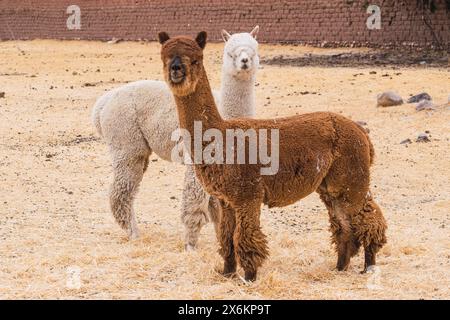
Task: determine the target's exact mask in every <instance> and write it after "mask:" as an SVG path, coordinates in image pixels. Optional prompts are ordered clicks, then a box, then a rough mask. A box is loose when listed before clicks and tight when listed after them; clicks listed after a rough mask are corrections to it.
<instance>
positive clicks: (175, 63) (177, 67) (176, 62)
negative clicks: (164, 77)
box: [170, 57, 183, 72]
mask: <svg viewBox="0 0 450 320" xmlns="http://www.w3.org/2000/svg"><path fill="white" fill-rule="evenodd" d="M182 69H183V64H182V63H181V59H180V58H179V57H175V58H174V59H173V60H172V63H171V64H170V70H172V71H175V72H178V71H181V70H182Z"/></svg>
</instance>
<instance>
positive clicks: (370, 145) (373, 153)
mask: <svg viewBox="0 0 450 320" xmlns="http://www.w3.org/2000/svg"><path fill="white" fill-rule="evenodd" d="M356 126H357V127H358V129H359V130H360V131H361V132H362V133H364V135H365V136H366V139H367V142H368V143H369V153H370V165H372V164H373V162H374V160H375V149H374V147H373V144H372V141H370V137H369V133H368V132H367V130H366V129H364V128H363V127H362V126H360V125H359V124H357V125H356Z"/></svg>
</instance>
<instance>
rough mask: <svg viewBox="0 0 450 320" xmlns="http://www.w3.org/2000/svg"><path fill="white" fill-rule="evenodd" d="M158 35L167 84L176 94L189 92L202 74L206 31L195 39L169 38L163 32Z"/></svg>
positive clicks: (182, 94)
mask: <svg viewBox="0 0 450 320" xmlns="http://www.w3.org/2000/svg"><path fill="white" fill-rule="evenodd" d="M158 37H159V42H160V43H161V44H162V48H161V59H162V61H163V64H164V78H165V80H166V82H167V84H168V85H169V87H170V89H171V90H172V92H173V94H175V95H176V96H186V95H188V94H191V93H192V92H194V91H195V88H196V86H197V83H198V80H199V79H200V77H201V76H202V75H201V72H202V70H203V49H204V48H205V45H206V32H204V31H202V32H200V33H199V34H198V35H197V37H196V38H195V40H194V39H191V38H188V37H174V38H170V37H169V35H168V34H167V33H165V32H161V33H160V34H159V35H158Z"/></svg>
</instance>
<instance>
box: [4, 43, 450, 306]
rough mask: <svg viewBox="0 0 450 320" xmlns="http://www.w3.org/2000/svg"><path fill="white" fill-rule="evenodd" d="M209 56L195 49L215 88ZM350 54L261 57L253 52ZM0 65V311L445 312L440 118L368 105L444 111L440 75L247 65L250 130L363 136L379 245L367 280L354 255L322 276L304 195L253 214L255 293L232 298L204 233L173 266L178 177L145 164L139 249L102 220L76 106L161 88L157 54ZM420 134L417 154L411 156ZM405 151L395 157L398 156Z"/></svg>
mask: <svg viewBox="0 0 450 320" xmlns="http://www.w3.org/2000/svg"><path fill="white" fill-rule="evenodd" d="M222 49H223V45H222V44H209V45H208V46H207V50H206V60H207V61H206V67H207V72H208V74H209V76H210V80H211V82H212V85H213V87H215V88H218V86H219V80H220V66H221V55H222V54H221V52H222ZM365 50H366V49H318V48H310V47H301V46H274V45H262V46H261V51H260V54H261V57H262V58H264V59H270V58H271V57H276V56H279V55H284V56H300V55H303V54H305V53H314V54H320V53H323V54H338V53H341V52H344V53H345V52H349V51H358V52H364V51H365ZM0 58H1V59H0V92H4V97H3V98H1V95H0V121H1V125H0V197H1V198H0V261H1V263H0V298H2V299H11V298H57V299H67V298H84V299H86V298H87V299H95V298H108V299H109V298H113V299H119V298H130V299H168V298H175V299H178V298H186V299H209V298H212V299H224V298H230V299H237V298H242V299H250V298H252V299H260V298H266V299H281V298H285V299H369V298H376V299H390V298H393V299H409V298H412V299H421V298H424V299H449V298H450V271H449V270H450V184H449V181H450V166H449V159H450V140H449V138H450V136H449V133H450V108H449V107H448V106H442V107H438V108H437V109H436V110H435V111H421V112H417V111H415V108H414V105H412V104H404V105H402V106H397V107H391V108H376V107H375V100H376V99H375V97H376V94H378V93H380V92H382V91H385V90H389V89H393V90H396V91H397V92H398V93H399V94H401V95H402V96H403V97H404V98H408V97H409V96H410V95H411V94H416V93H420V92H423V91H426V92H428V93H429V94H430V95H431V96H432V97H433V98H434V102H435V103H436V104H444V103H446V102H447V97H448V95H449V94H450V86H449V84H450V73H449V69H448V68H446V67H445V66H444V67H440V68H429V67H427V66H426V65H417V66H416V67H400V68H392V67H387V66H383V67H380V66H368V67H364V68H363V67H357V68H356V67H346V68H343V67H335V68H330V67H320V66H317V67H308V66H302V67H294V66H289V65H285V66H275V65H262V66H261V70H260V71H259V74H258V77H257V78H258V81H257V83H258V84H257V87H256V91H257V102H258V104H257V112H258V117H265V118H267V117H276V116H284V115H292V114H297V113H306V112H311V111H319V110H321V111H323V110H329V111H333V112H339V113H342V114H343V115H346V116H348V117H350V118H352V119H354V120H361V121H365V122H367V127H368V128H369V129H370V136H371V139H372V141H373V144H374V145H375V149H376V154H377V157H376V163H375V165H374V167H373V174H372V189H373V192H374V195H375V197H376V199H377V201H378V202H379V203H380V205H381V206H382V207H383V209H384V213H385V216H386V218H387V220H388V223H389V230H388V241H389V242H388V244H387V245H386V246H385V247H384V249H383V250H382V251H381V253H380V254H379V257H378V263H379V268H378V269H376V271H375V273H373V274H365V275H361V274H359V271H360V270H361V269H362V264H363V257H362V254H361V253H360V254H359V255H358V256H357V257H355V258H353V260H352V264H351V267H350V268H349V270H348V271H346V272H337V271H335V270H334V265H335V260H336V255H335V253H334V251H333V248H332V247H331V244H330V233H329V231H328V216H327V212H326V210H325V208H324V206H323V205H322V203H321V202H320V200H319V198H318V196H317V195H315V194H313V195H311V196H309V197H307V198H306V199H304V200H302V201H300V202H298V203H297V204H295V205H292V206H289V207H286V208H279V209H270V210H269V209H267V208H264V209H263V213H262V217H261V220H262V226H263V231H264V232H265V233H266V234H267V235H268V238H269V245H270V253H271V255H270V258H269V259H268V260H267V262H266V263H265V264H264V266H263V267H262V268H261V270H260V274H259V279H258V280H257V281H256V282H255V283H253V284H250V285H244V284H243V283H242V282H241V281H240V280H239V279H231V280H230V279H225V278H223V277H221V276H220V275H219V274H218V273H217V272H216V271H215V269H218V268H219V267H220V266H221V258H220V257H219V255H218V254H217V244H216V241H215V236H214V231H213V227H212V226H211V225H209V226H207V227H205V228H204V230H203V232H202V235H201V238H200V242H199V249H198V251H197V252H184V247H183V240H182V231H183V228H182V225H181V222H180V218H179V215H180V199H181V191H182V177H183V173H184V168H183V167H182V166H181V165H177V164H171V163H168V162H164V161H162V160H159V159H157V158H156V157H155V156H152V161H151V162H150V167H149V170H148V171H147V173H146V175H145V177H144V181H143V183H142V187H141V190H140V193H139V195H138V198H137V200H136V209H137V216H138V221H139V227H140V230H141V235H142V236H141V239H139V240H136V241H133V242H128V241H127V240H126V238H125V234H124V233H123V232H122V230H120V229H119V227H118V226H117V225H116V224H115V222H114V220H113V217H112V215H111V214H110V211H109V205H108V189H109V183H110V181H111V178H112V176H111V174H112V170H111V166H110V160H109V155H108V150H107V147H106V145H105V144H104V143H103V142H102V141H101V140H100V139H99V138H98V136H97V135H96V133H95V130H94V128H93V126H92V125H91V122H90V112H91V108H92V106H93V104H94V102H95V99H96V98H97V97H99V96H100V95H101V94H102V93H103V92H104V91H105V90H108V89H111V88H114V87H117V86H119V85H121V84H124V83H126V82H129V81H135V80H138V79H159V80H162V73H161V62H160V58H159V45H158V44H157V43H139V42H122V43H117V44H107V43H101V42H86V41H47V40H46V41H42V40H36V41H29V42H0ZM374 72H376V73H374ZM425 131H428V132H429V135H430V139H431V141H430V142H428V143H418V142H415V140H416V137H417V136H418V135H419V134H420V133H423V132H425ZM407 138H410V139H411V140H412V143H411V144H400V142H401V141H402V140H405V139H407ZM299 139H301V137H299ZM240 272H241V273H242V270H240ZM77 274H79V276H80V277H79V278H80V282H79V283H77V279H78V278H77Z"/></svg>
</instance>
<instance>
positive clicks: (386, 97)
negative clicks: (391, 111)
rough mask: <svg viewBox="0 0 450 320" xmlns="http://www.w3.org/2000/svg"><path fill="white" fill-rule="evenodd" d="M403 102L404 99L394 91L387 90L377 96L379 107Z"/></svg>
mask: <svg viewBox="0 0 450 320" xmlns="http://www.w3.org/2000/svg"><path fill="white" fill-rule="evenodd" d="M401 104H403V99H402V97H400V95H398V94H397V93H395V92H394V91H386V92H383V93H381V94H379V95H378V96H377V107H391V106H398V105H401Z"/></svg>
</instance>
